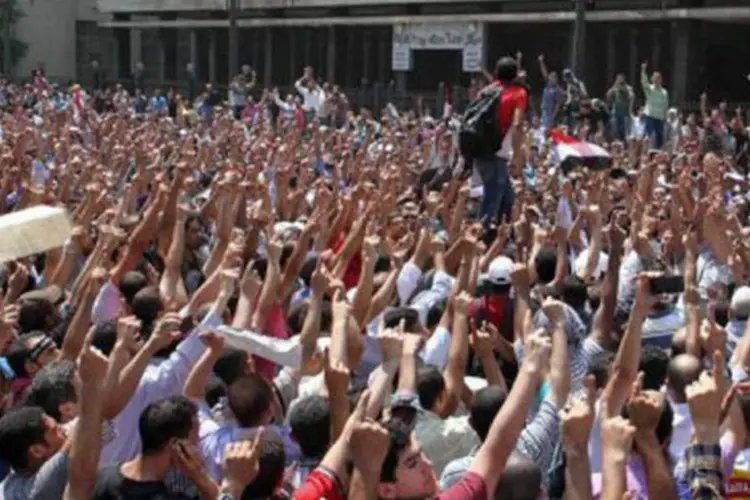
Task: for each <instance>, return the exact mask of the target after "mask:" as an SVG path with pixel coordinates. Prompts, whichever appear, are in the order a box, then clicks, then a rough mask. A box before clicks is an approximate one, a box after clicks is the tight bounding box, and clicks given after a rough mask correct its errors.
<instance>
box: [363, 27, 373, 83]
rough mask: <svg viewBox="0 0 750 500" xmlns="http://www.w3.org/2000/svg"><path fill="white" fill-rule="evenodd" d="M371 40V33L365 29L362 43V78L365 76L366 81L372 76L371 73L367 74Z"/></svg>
mask: <svg viewBox="0 0 750 500" xmlns="http://www.w3.org/2000/svg"><path fill="white" fill-rule="evenodd" d="M371 40H372V34H371V33H370V31H369V30H365V32H364V43H363V44H362V64H363V67H362V78H366V79H367V81H370V79H371V78H372V75H370V74H368V73H369V72H368V71H367V70H368V69H369V62H370V57H371V55H370V54H371V53H372V51H371V50H370V45H371Z"/></svg>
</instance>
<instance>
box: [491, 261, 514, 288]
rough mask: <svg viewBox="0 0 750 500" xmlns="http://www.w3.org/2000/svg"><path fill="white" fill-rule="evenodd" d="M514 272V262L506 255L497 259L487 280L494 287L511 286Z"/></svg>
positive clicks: (493, 262)
mask: <svg viewBox="0 0 750 500" xmlns="http://www.w3.org/2000/svg"><path fill="white" fill-rule="evenodd" d="M512 271H513V261H512V260H511V259H509V258H508V257H505V256H504V255H501V256H500V257H495V258H494V259H493V261H492V262H491V263H490V268H489V271H488V272H487V274H486V275H485V279H486V280H487V281H488V282H490V283H492V284H493V285H510V273H511V272H512Z"/></svg>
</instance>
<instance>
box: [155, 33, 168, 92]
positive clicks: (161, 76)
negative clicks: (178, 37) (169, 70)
mask: <svg viewBox="0 0 750 500" xmlns="http://www.w3.org/2000/svg"><path fill="white" fill-rule="evenodd" d="M158 37H159V44H158V47H157V50H158V51H159V58H158V61H159V67H158V68H157V74H156V77H157V79H158V82H159V85H164V81H165V80H166V67H167V46H166V44H167V40H166V37H165V33H164V30H163V29H160V30H159V34H158Z"/></svg>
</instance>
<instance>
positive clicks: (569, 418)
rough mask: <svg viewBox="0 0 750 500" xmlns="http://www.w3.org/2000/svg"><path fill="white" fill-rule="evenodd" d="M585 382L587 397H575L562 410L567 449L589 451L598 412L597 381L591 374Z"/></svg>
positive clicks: (562, 428) (561, 415)
mask: <svg viewBox="0 0 750 500" xmlns="http://www.w3.org/2000/svg"><path fill="white" fill-rule="evenodd" d="M583 384H584V386H585V387H586V399H585V400H584V399H574V400H572V401H571V402H570V403H568V404H567V405H566V406H565V407H564V408H563V409H562V410H560V430H561V432H562V441H563V445H564V446H565V448H566V449H568V450H571V451H581V452H583V453H588V442H589V436H590V435H591V427H592V426H593V425H594V416H595V414H596V410H595V409H594V405H595V403H596V381H595V380H594V377H593V376H592V375H589V376H588V377H586V379H584V381H583Z"/></svg>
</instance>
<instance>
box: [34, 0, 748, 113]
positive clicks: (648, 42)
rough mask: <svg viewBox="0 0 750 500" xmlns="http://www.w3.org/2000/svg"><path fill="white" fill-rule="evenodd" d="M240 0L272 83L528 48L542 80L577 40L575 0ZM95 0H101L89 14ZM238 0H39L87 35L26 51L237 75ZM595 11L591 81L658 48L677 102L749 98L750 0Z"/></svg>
mask: <svg viewBox="0 0 750 500" xmlns="http://www.w3.org/2000/svg"><path fill="white" fill-rule="evenodd" d="M24 1H25V2H27V3H28V2H29V1H30V0H24ZM235 1H236V4H237V11H236V13H237V15H238V21H237V38H238V53H237V58H238V61H237V65H238V66H239V65H243V64H249V65H251V66H252V67H253V68H254V69H255V70H256V71H257V73H258V77H259V79H260V81H261V82H262V83H264V85H266V86H273V85H278V86H283V87H288V86H289V85H290V84H291V83H292V82H293V81H294V80H295V79H296V78H298V77H299V76H301V74H302V71H303V68H304V67H305V66H307V65H310V66H312V67H313V68H314V69H315V71H316V73H317V74H318V75H319V76H320V77H321V79H323V80H325V81H329V82H334V83H337V84H339V85H341V86H342V87H345V88H348V89H354V88H360V87H361V86H362V83H363V82H368V85H380V86H382V87H383V88H386V89H387V88H392V87H394V86H395V87H398V88H399V89H400V90H401V91H402V92H403V91H405V92H413V93H414V92H426V93H428V92H431V91H432V92H434V91H435V89H436V86H437V84H438V82H444V83H446V84H450V85H451V86H453V87H456V86H463V87H465V86H467V85H468V84H469V82H470V79H471V78H472V75H473V73H474V72H475V71H477V70H479V69H481V68H484V67H490V66H492V64H493V62H494V61H495V60H496V59H497V58H498V57H500V56H501V55H508V54H515V53H516V52H517V51H519V50H520V51H522V52H523V57H524V67H525V69H526V70H527V71H528V74H529V76H530V78H531V81H532V83H533V84H534V85H536V86H538V85H541V76H540V72H539V69H538V62H537V57H538V55H539V54H542V53H543V54H544V55H545V59H546V62H547V65H548V67H549V68H550V69H556V70H561V69H562V68H564V67H566V66H568V65H569V61H570V59H571V53H572V48H573V47H572V39H573V24H574V20H575V12H574V8H573V5H572V2H571V0H473V1H471V2H469V1H462V0H430V1H427V2H425V1H418V0H376V1H372V0H235ZM86 2H89V3H90V2H95V8H93V9H92V10H91V12H89V13H88V14H86V15H82V13H84V14H85V13H86V12H87V10H86V8H85V7H84V6H83V5H84V4H86ZM230 2H232V0H57V1H55V2H49V1H45V0H34V4H35V6H34V7H33V8H34V9H38V10H43V9H50V8H52V7H43V5H45V4H47V5H50V4H52V5H60V4H66V3H72V4H75V8H70V7H69V8H68V9H67V11H66V15H67V16H68V17H70V15H74V16H75V19H74V21H73V23H72V26H74V28H73V33H74V38H75V40H76V44H75V48H74V49H71V48H70V47H67V48H62V46H63V45H64V44H63V43H62V41H63V40H62V39H63V38H66V39H67V37H69V36H70V29H71V23H64V24H65V25H66V28H65V30H59V31H65V33H67V34H66V35H65V36H63V35H61V34H60V33H58V30H57V28H55V26H56V25H55V23H52V24H51V25H49V26H48V27H47V28H48V29H49V32H50V34H52V32H55V36H56V37H58V38H60V41H61V43H60V44H59V46H58V44H56V43H52V44H50V43H47V44H45V45H46V46H47V47H45V48H42V49H40V50H38V51H36V50H35V49H33V47H32V49H33V50H32V52H33V54H34V56H30V57H29V58H27V59H30V60H31V61H33V63H34V64H35V63H36V61H37V60H40V61H41V60H43V59H47V57H44V56H47V55H48V54H47V51H53V49H54V50H56V51H59V52H60V55H59V56H58V55H56V54H57V52H55V53H54V54H52V53H51V52H50V53H49V57H51V58H53V59H56V60H58V59H59V60H62V59H64V60H65V62H64V63H60V64H61V65H62V64H67V65H69V67H70V69H72V70H73V71H72V72H73V73H75V75H76V76H78V77H79V78H81V79H84V80H85V79H86V78H90V77H91V73H92V72H93V68H92V67H91V62H92V61H95V60H96V61H98V62H100V64H101V66H102V68H103V71H104V73H105V75H106V78H108V79H110V80H115V79H117V80H128V79H130V78H132V76H133V71H134V68H136V66H137V65H138V63H139V62H140V63H142V64H143V70H142V73H143V74H142V79H143V81H144V82H146V84H147V85H151V86H166V85H177V84H179V83H180V82H184V81H186V80H187V78H188V77H189V74H188V70H187V67H188V63H192V65H193V68H194V69H195V76H196V77H197V79H198V81H201V82H203V81H211V82H213V83H215V84H217V85H222V84H226V83H227V82H228V80H229V78H230V75H229V68H230V64H229V52H230V51H229V38H230V37H229V32H230V22H229V12H228V4H230ZM54 8H57V9H61V7H54ZM35 12H36V11H35ZM72 13H74V14H72ZM35 15H36V14H35ZM39 15H41V14H39ZM27 18H28V15H27ZM585 19H586V23H585V24H586V37H585V45H586V51H585V64H584V68H585V70H584V74H583V77H584V79H585V81H586V82H587V84H588V86H589V88H590V91H591V93H592V94H595V95H601V94H602V93H604V92H605V91H606V89H607V88H608V87H609V85H611V83H612V82H613V80H614V77H615V75H616V74H617V73H624V74H625V76H626V78H627V79H628V81H629V82H630V83H636V82H637V79H638V75H639V69H640V65H641V63H642V62H644V61H647V62H648V63H649V68H651V69H654V68H655V69H659V70H660V71H661V72H662V73H663V74H664V77H665V81H666V82H667V85H668V87H669V89H670V91H671V94H672V97H673V102H676V103H681V102H688V101H696V100H697V98H698V96H699V95H700V94H701V93H702V92H703V91H707V92H708V93H709V97H710V98H712V99H718V98H726V99H728V100H730V101H733V102H744V101H750V99H748V98H747V97H746V96H747V95H748V91H750V82H748V79H747V77H746V75H747V73H748V71H750V67H748V66H747V65H746V63H745V61H748V60H750V2H749V1H748V0H595V4H594V5H593V6H590V8H589V9H588V10H587V12H586V15H585ZM50 22H51V20H50ZM47 28H45V29H47ZM42 31H44V29H43V30H42ZM55 40H57V38H55ZM30 45H32V46H33V45H34V44H33V43H30ZM50 45H53V46H54V47H52V48H50V47H49V46H50ZM71 54H73V55H72V56H71ZM63 55H64V57H63ZM71 58H72V59H74V64H72V65H70V60H71ZM45 62H46V65H47V66H48V67H49V65H50V61H49V60H46V61H45ZM489 69H491V68H489ZM48 72H49V73H54V72H53V71H51V70H48ZM71 76H73V75H71Z"/></svg>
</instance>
